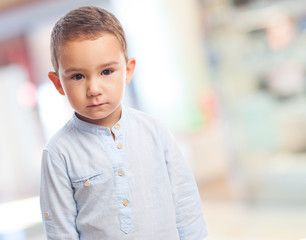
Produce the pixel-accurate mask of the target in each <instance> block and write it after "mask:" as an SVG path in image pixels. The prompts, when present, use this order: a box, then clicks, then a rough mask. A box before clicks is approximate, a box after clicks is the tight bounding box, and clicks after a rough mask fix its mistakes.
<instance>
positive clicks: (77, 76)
mask: <svg viewBox="0 0 306 240" xmlns="http://www.w3.org/2000/svg"><path fill="white" fill-rule="evenodd" d="M83 77H84V76H83V75H82V74H75V75H73V76H72V79H75V80H81V79H82V78H83Z"/></svg>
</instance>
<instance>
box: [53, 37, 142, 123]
mask: <svg viewBox="0 0 306 240" xmlns="http://www.w3.org/2000/svg"><path fill="white" fill-rule="evenodd" d="M60 50H61V51H60V54H59V57H58V65H59V69H58V75H57V74H56V73H55V72H50V73H49V75H48V76H49V78H50V79H51V81H52V82H53V83H54V85H55V87H56V89H57V90H58V91H59V93H60V94H62V95H66V96H67V98H68V100H69V102H70V104H71V106H72V107H73V109H74V110H75V111H76V113H77V114H78V117H79V118H80V119H82V120H84V121H86V122H90V123H94V124H97V125H101V126H105V127H109V128H111V127H112V126H113V125H114V124H115V123H116V122H117V121H118V120H119V118H120V114H121V101H122V97H123V93H124V88H125V84H128V83H129V82H130V81H131V79H132V76H133V72H134V67H135V64H136V61H135V59H129V60H128V62H126V60H125V57H124V54H123V51H122V47H121V45H120V42H119V41H118V39H117V38H116V37H115V36H114V35H113V34H110V33H103V34H102V35H101V37H100V38H98V39H96V40H76V41H68V42H66V43H64V44H63V45H62V46H61V48H60Z"/></svg>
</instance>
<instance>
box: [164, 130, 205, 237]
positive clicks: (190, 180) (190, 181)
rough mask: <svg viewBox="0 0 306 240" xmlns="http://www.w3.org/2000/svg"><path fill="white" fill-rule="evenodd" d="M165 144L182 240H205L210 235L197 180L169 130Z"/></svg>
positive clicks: (177, 222) (177, 223)
mask: <svg viewBox="0 0 306 240" xmlns="http://www.w3.org/2000/svg"><path fill="white" fill-rule="evenodd" d="M164 144H165V145H164V149H165V158H166V164H167V169H168V174H169V178H170V183H171V187H172V195H173V201H174V206H175V211H176V225H177V229H178V232H179V236H180V239H181V240H203V239H204V238H206V236H207V235H208V233H207V227H206V223H205V220H204V217H203V211H202V204H201V199H200V196H199V192H198V187H197V184H196V182H195V179H194V177H193V175H192V172H191V170H190V168H189V166H188V163H187V162H186V160H185V159H184V157H183V155H182V153H181V151H180V150H179V148H178V146H177V144H176V142H175V139H174V137H173V135H172V134H171V133H170V132H169V130H166V136H165V139H164Z"/></svg>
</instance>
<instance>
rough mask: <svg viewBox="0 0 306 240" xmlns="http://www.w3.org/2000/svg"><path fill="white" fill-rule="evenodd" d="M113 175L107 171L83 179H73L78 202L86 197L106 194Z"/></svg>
mask: <svg viewBox="0 0 306 240" xmlns="http://www.w3.org/2000/svg"><path fill="white" fill-rule="evenodd" d="M111 179H112V177H111V174H110V173H108V172H107V171H100V172H94V173H92V174H88V175H86V176H83V177H79V178H75V179H71V183H72V187H73V190H74V195H75V198H76V200H78V199H79V200H81V199H82V198H83V197H84V196H85V195H84V194H87V196H88V195H101V194H103V193H105V192H106V190H107V188H108V185H109V183H110V181H111Z"/></svg>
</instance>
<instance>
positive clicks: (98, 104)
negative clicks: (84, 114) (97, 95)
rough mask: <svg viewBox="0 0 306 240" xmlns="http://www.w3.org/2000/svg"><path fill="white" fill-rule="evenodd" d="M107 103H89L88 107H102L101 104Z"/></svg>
mask: <svg viewBox="0 0 306 240" xmlns="http://www.w3.org/2000/svg"><path fill="white" fill-rule="evenodd" d="M105 104H106V103H95V104H91V105H88V106H87V107H89V108H93V107H100V106H103V105H105Z"/></svg>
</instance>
